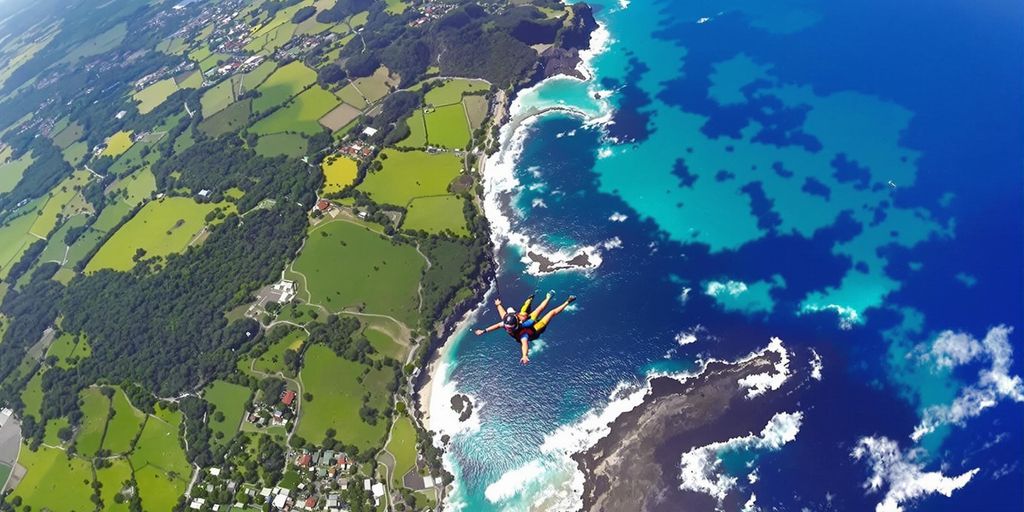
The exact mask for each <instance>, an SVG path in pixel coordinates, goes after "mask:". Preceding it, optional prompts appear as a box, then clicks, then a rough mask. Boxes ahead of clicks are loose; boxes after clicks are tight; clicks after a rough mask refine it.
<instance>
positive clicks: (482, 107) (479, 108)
mask: <svg viewBox="0 0 1024 512" xmlns="http://www.w3.org/2000/svg"><path fill="white" fill-rule="evenodd" d="M462 104H463V105H465V106H466V116H467V117H469V128H470V129H471V130H476V129H477V128H480V125H482V124H483V123H484V119H485V118H486V117H487V107H488V104H487V98H485V97H483V96H481V95H479V94H474V95H472V96H466V97H463V98H462Z"/></svg>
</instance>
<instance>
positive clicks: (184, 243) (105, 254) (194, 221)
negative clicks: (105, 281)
mask: <svg viewBox="0 0 1024 512" xmlns="http://www.w3.org/2000/svg"><path fill="white" fill-rule="evenodd" d="M218 206H219V205H217V204H212V203H197V202H195V201H193V200H192V198H188V197H165V198H163V199H161V200H159V201H153V202H150V203H148V204H146V206H144V207H142V209H141V210H139V212H138V213H137V214H136V215H135V217H133V218H132V219H131V220H129V221H128V222H127V223H125V224H124V225H123V226H121V228H120V229H118V230H117V232H116V233H114V235H113V236H112V237H110V239H109V240H107V242H106V243H105V244H103V247H101V248H100V250H99V251H98V252H97V253H96V255H95V256H94V257H93V259H92V260H91V261H89V264H88V265H87V266H86V268H85V271H86V272H87V273H91V272H95V271H97V270H100V269H104V268H110V269H114V270H129V269H131V268H132V267H134V266H135V262H134V261H133V260H132V258H133V256H134V255H135V253H136V250H137V249H143V250H144V251H146V255H145V257H146V258H151V257H153V256H159V257H163V256H167V255H169V254H173V253H178V252H181V251H184V250H185V248H186V247H188V244H189V243H190V242H191V241H192V239H193V238H194V237H195V236H196V234H198V233H199V231H200V230H201V229H202V228H203V226H205V224H206V221H205V217H206V214H208V213H210V212H211V211H213V210H214V209H216V208H217V207H218ZM227 208H229V209H233V208H234V205H233V204H231V203H228V204H227Z"/></svg>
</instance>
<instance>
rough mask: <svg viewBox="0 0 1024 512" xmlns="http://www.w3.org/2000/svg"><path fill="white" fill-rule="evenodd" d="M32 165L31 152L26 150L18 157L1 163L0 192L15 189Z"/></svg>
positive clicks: (4, 192)
mask: <svg viewBox="0 0 1024 512" xmlns="http://www.w3.org/2000/svg"><path fill="white" fill-rule="evenodd" d="M30 165H32V154H31V152H25V154H23V155H21V157H19V158H18V159H16V160H11V161H9V162H7V163H5V164H3V165H0V194H6V193H7V192H10V191H11V190H13V189H14V186H15V185H17V184H18V182H19V181H21V177H22V175H24V174H25V170H26V169H28V166H30Z"/></svg>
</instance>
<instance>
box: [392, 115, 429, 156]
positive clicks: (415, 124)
mask: <svg viewBox="0 0 1024 512" xmlns="http://www.w3.org/2000/svg"><path fill="white" fill-rule="evenodd" d="M405 123H406V124H407V125H408V126H409V136H408V137H406V138H405V139H403V140H402V141H401V142H399V143H398V146H399V147H403V148H422V147H423V146H426V145H427V125H426V123H425V122H424V121H423V111H422V110H414V111H413V113H412V115H410V116H409V118H408V119H406V120H405Z"/></svg>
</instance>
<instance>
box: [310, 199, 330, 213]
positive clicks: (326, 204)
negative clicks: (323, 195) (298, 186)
mask: <svg viewBox="0 0 1024 512" xmlns="http://www.w3.org/2000/svg"><path fill="white" fill-rule="evenodd" d="M313 209H315V210H316V211H318V212H326V211H327V210H330V209H331V202H330V201H328V200H326V199H321V200H319V201H317V202H316V206H314V207H313Z"/></svg>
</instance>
